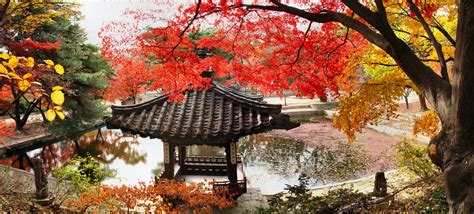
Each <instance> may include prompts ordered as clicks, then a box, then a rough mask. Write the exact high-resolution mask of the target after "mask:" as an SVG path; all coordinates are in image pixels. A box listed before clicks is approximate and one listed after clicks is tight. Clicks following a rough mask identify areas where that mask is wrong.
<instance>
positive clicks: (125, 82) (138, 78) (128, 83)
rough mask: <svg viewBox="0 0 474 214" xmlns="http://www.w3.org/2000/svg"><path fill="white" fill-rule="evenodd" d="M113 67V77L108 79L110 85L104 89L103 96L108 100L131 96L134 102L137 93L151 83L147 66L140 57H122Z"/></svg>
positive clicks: (144, 89)
mask: <svg viewBox="0 0 474 214" xmlns="http://www.w3.org/2000/svg"><path fill="white" fill-rule="evenodd" d="M114 67H115V70H116V71H117V73H116V76H115V78H113V79H111V80H110V81H109V84H110V86H109V88H107V90H106V91H105V98H106V99H107V100H108V101H115V100H117V99H118V100H125V99H128V98H131V99H132V100H133V101H134V103H136V98H137V95H139V94H140V93H143V92H145V91H147V89H148V86H149V85H150V83H151V78H152V76H151V72H150V71H149V66H148V65H147V64H146V62H145V61H144V60H142V59H138V60H132V59H123V60H120V63H117V64H115V65H114Z"/></svg>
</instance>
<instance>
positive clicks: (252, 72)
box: [100, 1, 366, 97]
mask: <svg viewBox="0 0 474 214" xmlns="http://www.w3.org/2000/svg"><path fill="white" fill-rule="evenodd" d="M332 2H333V1H322V2H321V6H319V7H315V8H314V10H321V9H322V8H328V7H329V8H331V9H333V10H343V7H342V6H341V5H340V4H338V3H332ZM236 4H237V5H238V2H237V3H236ZM230 5H233V4H232V2H227V1H221V3H220V4H215V3H212V2H210V1H209V2H199V3H198V4H197V5H196V4H195V5H192V6H189V7H179V9H178V14H179V15H177V16H176V17H174V18H173V19H167V20H162V19H161V18H160V13H159V12H157V11H152V12H149V13H145V12H143V11H131V10H130V11H128V12H127V15H130V17H132V19H133V20H132V21H131V22H128V23H127V22H112V23H109V24H108V25H106V26H104V28H103V29H102V32H101V33H100V35H101V38H102V45H103V47H104V51H103V54H104V55H106V56H107V58H108V59H110V61H111V62H112V64H114V65H122V67H126V66H127V64H129V62H128V60H129V59H130V57H128V56H130V55H133V56H134V57H137V56H141V57H142V58H151V59H153V60H152V61H151V63H149V72H150V74H151V76H152V79H153V80H154V81H153V82H152V84H151V85H150V89H152V90H154V89H162V90H163V91H164V92H176V91H182V90H184V89H187V88H190V87H192V88H204V87H208V86H209V84H208V83H209V82H210V81H209V79H208V78H203V77H201V76H200V74H201V72H202V71H204V70H207V69H209V68H211V69H212V70H213V71H214V72H215V77H217V78H220V77H229V78H230V81H229V83H233V82H238V83H239V84H242V85H245V86H249V87H258V88H259V89H260V91H261V92H262V93H265V94H269V93H281V91H282V90H293V91H295V92H297V93H298V95H305V96H309V97H315V96H319V97H326V89H327V88H329V89H332V90H333V91H334V93H337V91H338V90H337V89H338V85H341V83H342V82H343V81H344V78H345V77H346V72H345V71H346V70H347V69H352V68H353V67H352V66H353V65H354V63H355V60H354V58H353V56H354V55H355V54H356V53H361V51H363V49H364V48H363V47H364V46H365V44H366V42H365V41H364V40H363V39H362V37H361V36H360V35H359V34H357V33H353V32H349V31H348V30H347V28H344V27H342V26H341V25H339V24H335V23H324V24H316V23H311V22H309V21H307V20H304V19H302V18H298V17H296V16H292V15H281V14H276V13H274V12H268V11H257V10H248V9H245V8H243V7H237V6H230ZM216 8H220V9H219V12H220V15H219V16H212V19H214V18H215V19H214V20H213V21H209V19H211V18H209V19H207V17H206V16H208V13H214V11H215V9H216ZM201 16H202V17H203V18H202V19H201V18H196V17H201ZM209 16H210V15H209ZM190 20H192V21H193V22H192V23H191V22H190ZM150 21H152V22H161V23H163V22H164V23H165V24H164V26H159V27H153V28H150V29H147V30H142V31H140V29H139V28H138V27H137V26H139V25H140V24H137V23H143V22H150ZM203 29H211V30H212V31H213V32H212V33H211V34H209V35H207V36H206V37H204V38H199V39H194V38H192V36H191V35H192V34H195V33H196V32H198V31H199V30H203ZM125 32H140V33H138V34H136V35H135V36H130V34H129V33H128V34H126V33H125ZM117 34H119V35H121V36H117ZM200 48H205V49H207V50H210V52H211V53H212V55H211V56H210V57H207V58H205V59H199V58H198V56H197V55H196V50H197V49H200ZM140 76H141V75H140ZM229 78H228V79H229ZM120 79H121V77H120V74H119V76H118V77H117V81H121V80H120ZM127 81H129V80H127ZM112 85H113V83H112ZM177 96H178V97H179V94H178V95H177Z"/></svg>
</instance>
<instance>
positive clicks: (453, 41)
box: [432, 17, 456, 47]
mask: <svg viewBox="0 0 474 214" xmlns="http://www.w3.org/2000/svg"><path fill="white" fill-rule="evenodd" d="M432 19H433V21H434V22H435V24H436V25H435V26H434V27H435V28H436V29H437V30H439V32H441V34H443V36H444V37H446V39H447V40H448V41H449V42H450V43H451V45H452V46H454V47H456V41H455V40H454V38H453V37H451V35H450V34H449V33H448V31H446V29H444V27H443V26H442V25H441V23H439V22H438V20H437V19H436V18H435V17H432Z"/></svg>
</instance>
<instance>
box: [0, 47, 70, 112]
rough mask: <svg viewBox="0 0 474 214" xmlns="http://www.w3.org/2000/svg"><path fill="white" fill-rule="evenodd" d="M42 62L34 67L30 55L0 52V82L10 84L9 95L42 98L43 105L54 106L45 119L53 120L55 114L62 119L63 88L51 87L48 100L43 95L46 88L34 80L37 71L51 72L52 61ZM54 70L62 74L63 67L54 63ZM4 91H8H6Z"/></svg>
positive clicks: (45, 93) (33, 61)
mask: <svg viewBox="0 0 474 214" xmlns="http://www.w3.org/2000/svg"><path fill="white" fill-rule="evenodd" d="M44 63H45V64H43V65H39V66H36V67H35V65H36V64H35V59H34V58H32V57H17V56H14V55H10V54H8V53H0V76H1V77H4V78H0V84H2V85H11V86H12V88H11V95H10V96H11V97H12V96H23V97H25V99H29V98H32V99H44V102H43V104H44V106H54V107H53V108H49V109H48V110H47V111H46V115H45V116H46V120H48V121H53V120H54V119H55V118H56V116H58V117H59V118H60V119H61V120H64V119H65V115H64V113H63V112H62V107H61V106H60V105H62V104H63V103H64V101H65V96H64V93H63V92H62V90H63V89H64V88H63V87H62V86H54V87H52V92H51V94H50V98H51V99H50V100H49V99H47V98H46V97H47V96H43V95H47V94H48V93H47V92H45V91H46V89H45V88H44V86H43V84H42V83H40V82H37V81H34V77H35V76H36V75H37V74H39V73H42V72H45V73H49V74H51V73H52V71H53V67H52V66H53V65H54V62H53V61H51V60H45V61H44ZM54 71H55V72H56V73H58V74H63V73H64V68H63V67H62V66H61V65H59V64H56V65H55V66H54ZM1 90H3V89H1ZM8 90H10V89H8ZM15 91H16V92H15ZM2 92H3V91H2ZM5 92H7V93H9V92H8V91H5ZM19 92H21V93H19ZM15 94H16V95H15ZM3 98H4V97H2V98H0V99H1V100H0V101H2V102H3V101H5V102H10V101H9V100H3ZM39 107H41V106H39Z"/></svg>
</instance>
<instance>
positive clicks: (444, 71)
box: [408, 0, 449, 82]
mask: <svg viewBox="0 0 474 214" xmlns="http://www.w3.org/2000/svg"><path fill="white" fill-rule="evenodd" d="M408 4H410V9H411V11H413V12H414V13H415V15H416V17H417V18H418V19H419V21H420V23H421V25H422V26H423V28H424V29H425V31H426V34H428V37H429V38H430V40H431V43H432V44H433V47H434V48H435V50H436V53H437V55H438V58H439V63H440V66H441V77H442V78H443V79H444V80H446V81H448V82H449V76H448V66H447V65H446V61H445V60H444V53H443V48H442V47H441V44H439V42H438V40H436V37H435V36H434V34H433V31H431V29H430V26H429V25H428V23H427V22H426V20H425V19H424V18H423V15H421V12H420V10H419V9H418V7H416V5H415V4H414V3H413V1H412V0H408Z"/></svg>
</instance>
